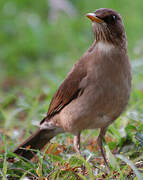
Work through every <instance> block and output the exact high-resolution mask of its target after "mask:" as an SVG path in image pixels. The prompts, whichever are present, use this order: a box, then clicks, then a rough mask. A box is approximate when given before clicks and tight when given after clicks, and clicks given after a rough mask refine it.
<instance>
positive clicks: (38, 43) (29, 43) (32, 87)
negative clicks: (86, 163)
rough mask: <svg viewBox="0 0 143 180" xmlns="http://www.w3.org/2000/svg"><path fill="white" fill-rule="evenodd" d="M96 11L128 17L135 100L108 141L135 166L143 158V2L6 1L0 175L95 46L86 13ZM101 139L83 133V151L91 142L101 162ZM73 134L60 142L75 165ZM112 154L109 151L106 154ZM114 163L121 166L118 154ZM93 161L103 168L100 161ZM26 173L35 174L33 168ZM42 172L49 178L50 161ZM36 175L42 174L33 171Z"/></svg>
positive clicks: (0, 47) (1, 11) (1, 1)
mask: <svg viewBox="0 0 143 180" xmlns="http://www.w3.org/2000/svg"><path fill="white" fill-rule="evenodd" d="M54 3H55V4H54ZM98 8H112V9H115V10H116V11H118V12H119V13H120V14H121V16H122V17H123V21H124V25H125V30H126V33H127V39H128V50H129V56H130V59H131V63H132V68H133V88H132V94H131V98H130V103H129V105H128V107H127V109H126V111H125V112H124V113H123V114H122V115H121V116H120V117H119V118H118V120H117V121H116V122H115V123H113V124H112V125H111V126H110V127H109V129H108V132H107V136H106V137H107V139H106V141H107V144H108V147H109V149H110V150H111V151H112V152H115V153H120V152H123V154H124V155H125V156H126V157H129V158H130V159H131V161H133V163H134V164H135V163H139V160H140V159H142V152H143V1H142V0H136V1H135V0H134V1H131V0H69V1H68V0H42V1H37V0H0V159H2V161H0V171H1V170H2V168H3V169H4V171H3V172H4V173H5V177H7V172H6V170H5V169H7V165H6V156H7V154H8V153H7V150H8V152H9V153H11V151H13V149H14V148H15V147H16V146H17V144H19V143H20V142H22V141H23V139H25V138H26V137H28V136H29V134H31V131H33V130H34V128H36V127H35V126H36V125H38V124H39V122H40V120H41V119H42V118H43V117H44V116H45V114H46V112H47V109H48V106H49V103H50V100H51V98H52V96H53V94H54V92H55V91H56V89H57V87H58V86H59V85H60V83H61V82H62V81H63V79H64V78H65V76H66V74H67V73H68V71H69V70H70V69H71V67H72V66H73V64H74V63H76V62H77V60H78V59H79V58H80V57H81V56H82V54H83V53H84V52H85V51H86V50H87V48H88V47H89V46H90V45H91V43H92V41H93V38H94V37H93V33H92V28H91V22H90V20H89V19H87V18H86V17H85V14H86V13H88V12H93V11H95V10H96V9H98ZM97 135H98V132H97V131H84V133H82V138H81V141H82V145H81V148H82V151H84V150H86V149H89V148H88V146H89V142H91V143H93V147H92V148H90V152H92V153H93V154H95V153H96V154H97V157H99V154H100V152H99V151H98V150H97V148H96V142H95V137H96V136H97ZM5 137H6V138H5ZM65 137H68V138H65ZM69 137H70V138H71V135H69V134H67V135H66V136H65V135H60V136H58V137H56V143H57V144H58V145H59V144H61V145H62V146H64V144H66V153H62V155H61V156H62V157H63V158H61V161H63V159H66V160H69V161H70V159H69V157H70V156H69V157H68V158H67V156H66V154H67V155H68V154H70V153H71V152H73V150H72V151H71V150H70V149H71V148H72V147H73V146H72V143H71V142H72V140H70V141H68V139H69ZM5 139H6V140H7V141H6V140H5ZM66 139H67V140H66ZM69 142H70V143H69ZM58 145H57V146H58ZM109 149H106V151H107V152H108V154H109ZM4 152H5V153H4ZM110 154H111V153H110ZM41 157H42V156H41ZM49 157H50V155H49ZM51 157H52V156H51ZM65 157H66V158H65ZM3 159H5V160H4V161H3ZM108 159H109V161H110V160H111V161H110V163H111V166H112V167H113V168H116V167H115V166H114V163H112V156H108ZM51 161H55V163H57V159H56V158H55V160H54V158H53V159H52V158H51ZM3 162H4V163H3ZM95 163H96V164H97V163H99V164H101V163H100V162H99V160H97V161H96V159H95ZM127 164H128V163H127ZM32 166H35V164H32ZM56 166H57V165H56ZM74 166H75V164H74ZM119 166H121V163H120V165H119ZM17 167H18V168H19V167H21V169H23V167H24V166H23V164H22V165H19V164H18V165H17ZM36 167H37V165H36ZM93 167H94V166H93ZM121 167H123V171H122V173H121V172H120V174H121V176H122V177H124V175H125V174H127V168H128V166H124V165H123V164H122V166H121ZM50 168H51V166H50ZM57 168H58V166H57ZM25 169H29V165H28V166H27V167H25ZM44 169H45V171H46V172H45V173H44V174H45V177H46V174H49V172H50V171H51V169H50V170H49V169H47V163H45V168H44ZM32 171H34V173H35V174H36V173H37V171H36V168H35V167H34V168H33V170H32ZM58 171H59V170H58ZM23 173H24V172H23ZM11 174H15V172H14V173H13V172H11ZM129 174H130V173H129ZM101 177H102V174H101ZM122 177H121V179H123V178H122ZM129 177H130V175H129ZM109 179H110V178H109ZM119 179H120V178H119ZM125 179H126V178H125ZM127 179H128V177H127Z"/></svg>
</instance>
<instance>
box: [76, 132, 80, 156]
mask: <svg viewBox="0 0 143 180" xmlns="http://www.w3.org/2000/svg"><path fill="white" fill-rule="evenodd" d="M74 149H75V151H76V152H77V153H78V154H81V153H80V132H79V133H77V134H76V135H75V136H74Z"/></svg>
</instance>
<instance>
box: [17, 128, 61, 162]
mask: <svg viewBox="0 0 143 180" xmlns="http://www.w3.org/2000/svg"><path fill="white" fill-rule="evenodd" d="M57 134H58V133H57V132H56V131H55V129H43V130H41V129H39V130H37V131H36V133H35V134H33V135H32V136H30V137H29V138H28V139H26V140H25V141H24V142H23V143H22V144H20V145H19V146H18V148H16V149H15V151H14V153H16V154H17V155H19V156H22V157H24V158H26V159H28V160H30V159H32V158H33V157H34V156H35V154H36V151H32V149H33V150H41V149H42V148H43V147H44V146H45V145H46V144H47V143H48V141H49V140H50V139H52V138H53V137H54V136H56V135H57Z"/></svg>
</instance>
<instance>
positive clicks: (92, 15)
mask: <svg viewBox="0 0 143 180" xmlns="http://www.w3.org/2000/svg"><path fill="white" fill-rule="evenodd" d="M86 17H88V18H89V19H91V21H93V22H97V23H103V22H104V21H103V20H102V19H100V18H99V17H97V16H96V14H95V13H87V14H86Z"/></svg>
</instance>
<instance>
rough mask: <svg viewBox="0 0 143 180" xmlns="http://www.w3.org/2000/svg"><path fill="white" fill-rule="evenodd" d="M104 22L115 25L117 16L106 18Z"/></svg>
mask: <svg viewBox="0 0 143 180" xmlns="http://www.w3.org/2000/svg"><path fill="white" fill-rule="evenodd" d="M103 20H104V21H105V22H106V23H110V24H113V23H115V21H116V16H115V15H110V16H106V17H104V18H103Z"/></svg>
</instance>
